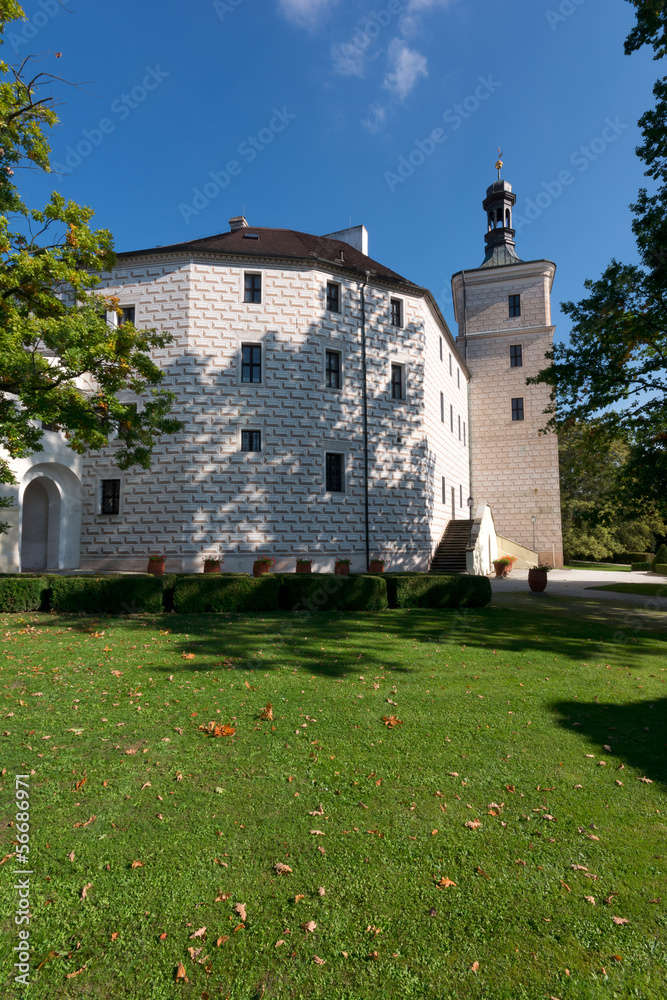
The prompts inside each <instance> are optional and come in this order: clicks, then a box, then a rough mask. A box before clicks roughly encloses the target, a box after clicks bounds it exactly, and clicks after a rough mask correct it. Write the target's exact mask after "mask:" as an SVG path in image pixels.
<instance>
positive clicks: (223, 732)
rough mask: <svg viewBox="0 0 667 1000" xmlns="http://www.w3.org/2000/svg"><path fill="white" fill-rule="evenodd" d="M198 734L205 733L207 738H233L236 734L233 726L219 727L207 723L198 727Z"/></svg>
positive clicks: (219, 725)
mask: <svg viewBox="0 0 667 1000" xmlns="http://www.w3.org/2000/svg"><path fill="white" fill-rule="evenodd" d="M197 732H198V733H207V734H208V735H209V736H215V737H217V736H233V735H234V733H235V732H236V729H235V728H234V726H230V725H221V724H219V723H217V722H209V723H207V725H205V726H199V727H198V729H197Z"/></svg>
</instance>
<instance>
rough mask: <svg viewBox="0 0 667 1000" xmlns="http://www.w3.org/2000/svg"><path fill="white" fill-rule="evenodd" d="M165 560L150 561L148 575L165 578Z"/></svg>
mask: <svg viewBox="0 0 667 1000" xmlns="http://www.w3.org/2000/svg"><path fill="white" fill-rule="evenodd" d="M164 562H165V561H164V559H149V560H148V569H147V570H146V572H147V573H150V574H151V576H164Z"/></svg>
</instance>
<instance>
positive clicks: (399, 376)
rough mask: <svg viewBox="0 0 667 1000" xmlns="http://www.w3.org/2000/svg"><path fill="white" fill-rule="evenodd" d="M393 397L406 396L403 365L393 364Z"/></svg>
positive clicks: (402, 397)
mask: <svg viewBox="0 0 667 1000" xmlns="http://www.w3.org/2000/svg"><path fill="white" fill-rule="evenodd" d="M391 398H392V399H404V398H405V386H404V374H403V365H395V364H392V366H391Z"/></svg>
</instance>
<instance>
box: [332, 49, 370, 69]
mask: <svg viewBox="0 0 667 1000" xmlns="http://www.w3.org/2000/svg"><path fill="white" fill-rule="evenodd" d="M364 56H365V48H364V46H362V45H357V44H355V43H354V42H336V43H335V44H334V45H332V46H331V58H332V59H333V65H334V70H335V71H336V73H340V75H341V76H363V75H364Z"/></svg>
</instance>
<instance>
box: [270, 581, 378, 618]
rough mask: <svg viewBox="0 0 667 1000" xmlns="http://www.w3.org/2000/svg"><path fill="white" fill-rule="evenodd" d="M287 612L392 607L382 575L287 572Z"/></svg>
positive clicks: (283, 589) (283, 591) (283, 597)
mask: <svg viewBox="0 0 667 1000" xmlns="http://www.w3.org/2000/svg"><path fill="white" fill-rule="evenodd" d="M280 607H281V608H282V609H283V610H284V611H383V610H384V609H385V608H387V607H389V603H388V600H387V584H386V582H385V578H384V576H383V575H382V574H379V573H378V574H366V573H358V574H357V573H351V574H350V575H349V576H338V575H336V574H335V573H313V574H310V573H295V574H291V573H285V574H284V575H283V576H281V577H280Z"/></svg>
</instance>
